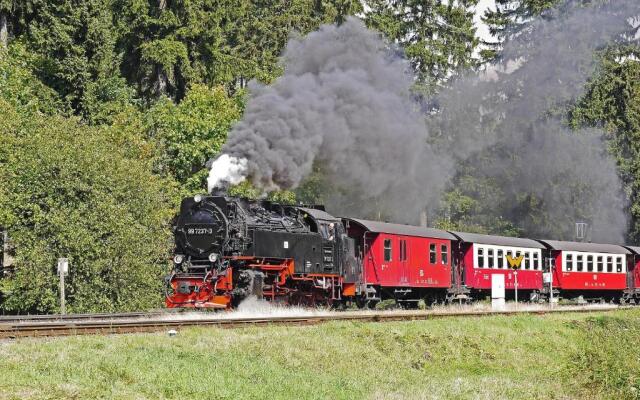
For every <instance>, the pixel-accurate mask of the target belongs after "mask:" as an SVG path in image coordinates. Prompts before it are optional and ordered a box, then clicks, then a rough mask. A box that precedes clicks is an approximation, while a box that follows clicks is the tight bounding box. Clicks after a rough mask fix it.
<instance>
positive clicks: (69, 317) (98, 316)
mask: <svg viewBox="0 0 640 400" xmlns="http://www.w3.org/2000/svg"><path fill="white" fill-rule="evenodd" d="M156 315H157V316H160V315H167V312H164V311H158V312H128V313H94V314H46V315H2V316H0V324H6V323H17V322H35V321H38V322H45V321H88V320H104V319H132V318H146V317H150V316H156Z"/></svg>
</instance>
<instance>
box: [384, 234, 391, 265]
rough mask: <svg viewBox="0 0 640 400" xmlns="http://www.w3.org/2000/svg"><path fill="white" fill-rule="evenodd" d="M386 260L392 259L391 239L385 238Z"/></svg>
mask: <svg viewBox="0 0 640 400" xmlns="http://www.w3.org/2000/svg"><path fill="white" fill-rule="evenodd" d="M384 260H385V261H391V239H385V240H384Z"/></svg>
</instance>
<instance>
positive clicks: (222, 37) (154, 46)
mask: <svg viewBox="0 0 640 400" xmlns="http://www.w3.org/2000/svg"><path fill="white" fill-rule="evenodd" d="M360 10H361V6H360V4H359V2H357V1H354V0H332V1H329V0H323V1H317V0H293V1H289V0H286V1H285V0H260V1H249V0H231V1H220V0H195V1H186V0H179V1H166V0H157V1H152V2H149V1H146V0H115V13H116V16H117V17H116V19H117V21H118V29H119V31H121V32H122V35H121V37H120V40H119V45H118V48H119V49H120V51H121V52H122V53H123V54H125V60H124V63H123V68H122V70H123V72H124V75H125V76H126V78H127V79H128V81H129V82H130V83H131V84H133V85H135V86H136V87H137V89H138V91H139V93H141V95H142V96H143V97H145V98H148V99H154V98H158V97H160V96H162V95H167V96H168V97H170V98H172V99H173V100H178V101H179V100H181V99H182V98H183V97H184V95H185V94H186V92H187V90H188V88H189V86H190V85H192V84H196V83H204V84H207V85H209V86H214V85H224V86H225V87H226V89H227V90H228V91H230V92H233V91H234V90H236V89H238V88H243V87H244V86H245V85H246V83H247V82H248V81H249V80H251V79H259V80H262V81H264V82H269V81H271V80H272V79H273V78H274V77H275V76H277V75H278V74H279V73H280V67H279V64H278V56H279V55H280V53H281V51H282V49H283V48H284V46H285V44H286V41H287V39H288V37H289V35H290V34H292V33H293V32H294V31H297V32H300V33H302V34H306V33H308V32H310V31H312V30H315V29H316V28H317V27H318V26H319V25H320V24H321V23H325V22H334V21H340V20H342V19H344V17H345V15H351V14H353V13H355V12H358V11H360Z"/></svg>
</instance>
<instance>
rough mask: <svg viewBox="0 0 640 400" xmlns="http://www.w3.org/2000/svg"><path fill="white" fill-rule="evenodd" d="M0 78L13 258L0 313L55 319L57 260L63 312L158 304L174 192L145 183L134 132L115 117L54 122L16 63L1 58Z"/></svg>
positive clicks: (42, 95) (3, 212)
mask: <svg viewBox="0 0 640 400" xmlns="http://www.w3.org/2000/svg"><path fill="white" fill-rule="evenodd" d="M9 60H11V59H9ZM0 71H1V73H0V113H1V114H2V115H3V118H1V119H0V143H2V146H0V225H1V226H3V227H6V228H7V229H8V230H9V231H10V235H11V238H12V242H13V244H14V246H15V259H16V261H15V269H14V271H13V272H12V274H11V275H10V276H5V277H4V278H3V279H2V280H1V281H0V308H2V309H3V310H5V311H7V312H55V311H57V310H58V300H57V298H58V292H57V290H58V289H57V286H56V281H57V277H56V273H55V264H56V259H57V258H58V257H63V256H65V257H69V259H70V262H71V273H70V275H69V278H68V280H67V295H68V299H67V300H68V304H69V308H70V310H71V311H75V312H85V311H115V310H135V309H147V308H150V307H155V306H159V305H160V301H161V299H162V296H161V284H162V275H163V273H164V271H165V268H166V260H167V258H168V255H169V250H170V246H171V242H170V234H169V230H168V221H169V219H170V218H171V216H172V214H173V206H174V205H175V204H176V202H175V200H176V199H175V195H174V193H175V190H174V188H175V185H174V184H173V183H172V182H171V180H169V179H161V178H159V177H157V176H155V175H153V173H152V167H153V157H152V156H153V155H154V151H153V146H152V145H151V144H149V143H148V142H147V141H145V140H144V138H143V137H142V136H141V133H142V132H143V131H142V130H138V129H137V126H142V124H141V123H138V124H137V125H136V123H135V121H134V120H135V116H134V117H129V116H127V115H124V114H123V115H121V116H119V117H118V118H114V120H113V121H114V123H113V125H112V126H111V127H90V126H87V125H85V124H83V123H81V122H79V121H78V119H77V118H75V117H72V118H69V117H65V116H62V115H57V114H55V112H52V108H55V104H56V96H55V92H53V91H51V90H46V88H44V87H43V85H42V84H41V83H40V82H39V81H38V80H37V79H36V78H35V77H34V76H33V75H31V74H30V72H29V71H28V69H25V68H24V66H23V65H21V64H20V63H19V62H15V60H14V61H7V60H2V61H0Z"/></svg>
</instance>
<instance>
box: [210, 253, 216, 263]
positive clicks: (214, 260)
mask: <svg viewBox="0 0 640 400" xmlns="http://www.w3.org/2000/svg"><path fill="white" fill-rule="evenodd" d="M209 261H211V262H216V261H218V255H217V254H216V253H211V254H209Z"/></svg>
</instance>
